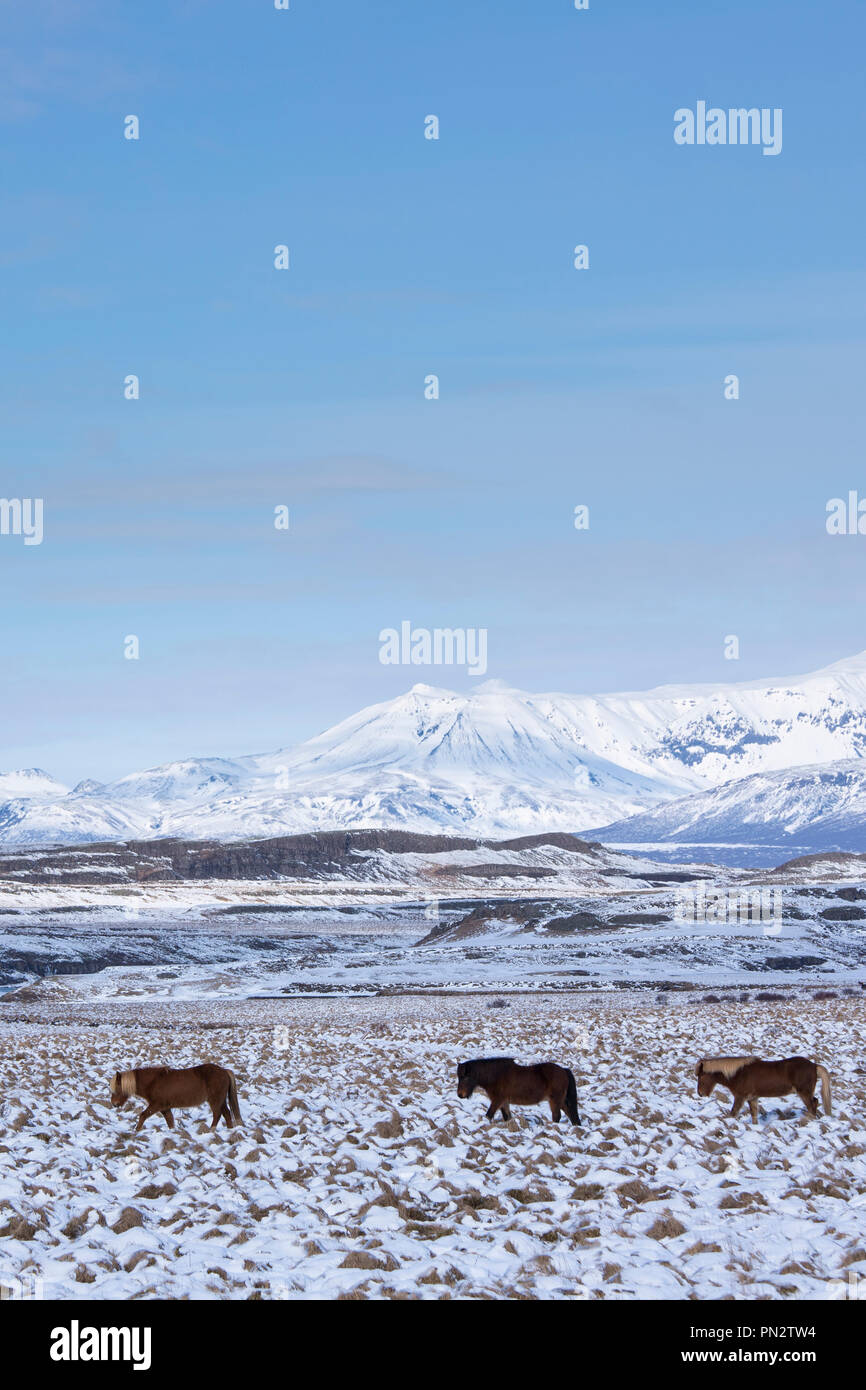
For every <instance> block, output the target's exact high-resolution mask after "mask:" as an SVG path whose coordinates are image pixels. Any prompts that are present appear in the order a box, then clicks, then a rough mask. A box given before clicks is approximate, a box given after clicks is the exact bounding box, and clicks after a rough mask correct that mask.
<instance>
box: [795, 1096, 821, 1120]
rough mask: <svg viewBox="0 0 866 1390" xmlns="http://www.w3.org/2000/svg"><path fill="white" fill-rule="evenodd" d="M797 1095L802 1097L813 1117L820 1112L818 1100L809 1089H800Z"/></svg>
mask: <svg viewBox="0 0 866 1390" xmlns="http://www.w3.org/2000/svg"><path fill="white" fill-rule="evenodd" d="M797 1095H798V1096H799V1097H800V1099H801V1101H802V1102H803V1104H804V1105H805V1107H806V1109H807V1110H808V1112H809V1114H810V1115H812V1116H813V1117H814V1116H816V1115H817V1114H818V1102H817V1100H816V1099H815V1097H814V1096H813V1095H811V1094H810V1092H809V1091H798V1092H797Z"/></svg>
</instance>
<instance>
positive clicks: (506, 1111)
mask: <svg viewBox="0 0 866 1390" xmlns="http://www.w3.org/2000/svg"><path fill="white" fill-rule="evenodd" d="M499 1109H500V1110H501V1111H502V1118H503V1120H510V1119H511V1111H510V1110H509V1108H508V1102H507V1101H506V1102H505V1103H504V1104H503V1105H500V1107H499Z"/></svg>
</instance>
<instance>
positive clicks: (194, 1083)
mask: <svg viewBox="0 0 866 1390" xmlns="http://www.w3.org/2000/svg"><path fill="white" fill-rule="evenodd" d="M133 1096H141V1098H142V1100H146V1101H147V1109H146V1110H142V1112H141V1114H140V1115H139V1117H138V1124H137V1125H136V1126H135V1132H136V1134H137V1133H138V1131H139V1130H140V1129H141V1126H142V1125H143V1124H144V1122H145V1120H147V1119H149V1118H150V1116H151V1115H164V1116H165V1120H166V1124H167V1125H168V1126H169V1128H170V1129H174V1116H173V1114H172V1113H171V1112H172V1109H173V1108H177V1109H182V1108H183V1107H184V1106H190V1105H202V1104H203V1103H204V1102H205V1101H207V1103H208V1105H209V1106H210V1108H211V1113H212V1115H213V1124H212V1125H211V1129H216V1127H217V1125H218V1124H219V1122H220V1120H225V1122H226V1124H227V1125H228V1127H229V1129H231V1128H232V1126H233V1125H234V1124H240V1123H241V1111H240V1106H239V1105H238V1088H237V1085H236V1083H235V1078H234V1076H233V1074H232V1073H231V1072H230V1071H226V1069H225V1067H215V1066H213V1065H212V1064H211V1063H210V1062H203V1063H202V1065H201V1066H200V1067H180V1068H178V1069H174V1068H172V1067H138V1068H137V1069H136V1070H135V1071H116V1072H115V1073H114V1076H113V1077H112V1079H111V1104H112V1105H125V1104H126V1102H127V1101H128V1100H132V1098H133Z"/></svg>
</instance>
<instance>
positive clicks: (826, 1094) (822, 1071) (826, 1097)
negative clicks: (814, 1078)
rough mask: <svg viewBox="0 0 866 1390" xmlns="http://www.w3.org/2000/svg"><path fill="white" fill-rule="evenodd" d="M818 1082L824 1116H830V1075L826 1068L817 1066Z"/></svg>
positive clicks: (831, 1102)
mask: <svg viewBox="0 0 866 1390" xmlns="http://www.w3.org/2000/svg"><path fill="white" fill-rule="evenodd" d="M816 1070H817V1072H818V1080H819V1081H820V1082H821V1100H822V1101H823V1103H824V1114H825V1115H832V1113H833V1111H832V1108H831V1107H832V1104H833V1096H832V1092H831V1090H830V1073H829V1072H828V1070H827V1068H826V1067H822V1066H818V1067H817V1068H816Z"/></svg>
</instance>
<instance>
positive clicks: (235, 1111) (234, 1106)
mask: <svg viewBox="0 0 866 1390" xmlns="http://www.w3.org/2000/svg"><path fill="white" fill-rule="evenodd" d="M228 1099H229V1110H230V1111H231V1112H232V1119H233V1120H234V1121H235V1124H243V1121H242V1120H241V1107H240V1106H239V1105H238V1083H237V1082H236V1081H235V1074H234V1072H233V1071H230V1072H229V1097H228Z"/></svg>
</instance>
